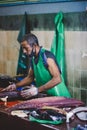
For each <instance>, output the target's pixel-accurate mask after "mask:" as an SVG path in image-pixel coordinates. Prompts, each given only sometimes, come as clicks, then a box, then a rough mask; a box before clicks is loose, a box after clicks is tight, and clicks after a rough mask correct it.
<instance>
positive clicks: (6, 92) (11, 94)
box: [0, 91, 20, 100]
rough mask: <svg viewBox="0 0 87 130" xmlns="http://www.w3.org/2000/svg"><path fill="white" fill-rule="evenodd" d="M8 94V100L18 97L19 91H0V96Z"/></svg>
mask: <svg viewBox="0 0 87 130" xmlns="http://www.w3.org/2000/svg"><path fill="white" fill-rule="evenodd" d="M6 96H8V100H13V99H17V98H19V97H20V95H19V92H18V91H11V92H10V91H5V92H0V98H4V97H6Z"/></svg>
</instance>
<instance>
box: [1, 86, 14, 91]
mask: <svg viewBox="0 0 87 130" xmlns="http://www.w3.org/2000/svg"><path fill="white" fill-rule="evenodd" d="M13 90H16V84H11V85H9V86H8V87H6V88H4V89H2V90H1V91H2V92H4V91H13Z"/></svg>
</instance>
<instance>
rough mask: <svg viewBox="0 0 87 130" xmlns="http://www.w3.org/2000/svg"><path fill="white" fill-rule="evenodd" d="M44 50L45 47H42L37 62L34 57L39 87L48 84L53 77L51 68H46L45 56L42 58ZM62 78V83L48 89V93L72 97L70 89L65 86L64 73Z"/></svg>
mask: <svg viewBox="0 0 87 130" xmlns="http://www.w3.org/2000/svg"><path fill="white" fill-rule="evenodd" d="M44 51H45V49H41V51H40V55H39V59H38V63H37V64H35V63H34V58H33V59H32V61H33V67H34V75H35V81H36V86H37V87H40V86H42V85H44V84H46V83H47V82H48V81H49V80H51V79H52V76H51V74H50V72H49V70H48V69H46V67H45V66H44V64H43V58H42V55H41V53H44ZM61 79H62V82H61V83H60V84H58V85H56V86H55V87H53V88H51V89H49V90H47V91H46V93H47V94H48V95H52V96H64V97H71V96H70V93H69V91H68V90H67V87H66V86H65V83H64V80H63V77H62V75H61Z"/></svg>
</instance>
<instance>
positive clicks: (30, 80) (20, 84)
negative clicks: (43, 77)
mask: <svg viewBox="0 0 87 130" xmlns="http://www.w3.org/2000/svg"><path fill="white" fill-rule="evenodd" d="M32 81H33V80H32V79H31V78H28V77H25V78H24V79H23V80H21V81H20V82H18V83H16V87H17V88H18V87H21V86H25V85H29V84H30V83H31V82H32Z"/></svg>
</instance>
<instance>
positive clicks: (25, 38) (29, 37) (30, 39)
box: [21, 33, 39, 46]
mask: <svg viewBox="0 0 87 130" xmlns="http://www.w3.org/2000/svg"><path fill="white" fill-rule="evenodd" d="M23 41H27V42H28V43H29V44H30V46H33V45H34V44H36V45H39V43H38V39H37V37H36V36H35V35H34V34H32V33H29V34H25V35H24V36H23V38H22V40H21V42H23Z"/></svg>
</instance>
